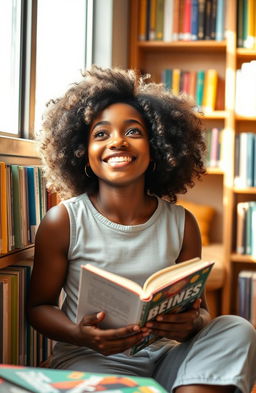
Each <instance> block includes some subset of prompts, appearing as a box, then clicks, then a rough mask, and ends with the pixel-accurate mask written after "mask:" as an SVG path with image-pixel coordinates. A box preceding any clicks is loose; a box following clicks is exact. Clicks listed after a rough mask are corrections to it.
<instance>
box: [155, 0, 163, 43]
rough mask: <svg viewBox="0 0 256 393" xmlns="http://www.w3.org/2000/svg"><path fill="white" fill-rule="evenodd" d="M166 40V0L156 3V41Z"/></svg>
mask: <svg viewBox="0 0 256 393" xmlns="http://www.w3.org/2000/svg"><path fill="white" fill-rule="evenodd" d="M163 38H164V0H157V2H156V37H155V39H156V40H163Z"/></svg>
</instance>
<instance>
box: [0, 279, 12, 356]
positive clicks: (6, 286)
mask: <svg viewBox="0 0 256 393" xmlns="http://www.w3.org/2000/svg"><path fill="white" fill-rule="evenodd" d="M0 283H1V284H3V298H2V299H1V300H2V307H3V316H2V318H3V330H2V332H1V331H0V336H1V335H2V339H3V348H2V353H1V357H2V360H1V361H0V363H10V362H11V339H12V337H11V323H12V319H11V278H10V277H7V276H1V275H0Z"/></svg>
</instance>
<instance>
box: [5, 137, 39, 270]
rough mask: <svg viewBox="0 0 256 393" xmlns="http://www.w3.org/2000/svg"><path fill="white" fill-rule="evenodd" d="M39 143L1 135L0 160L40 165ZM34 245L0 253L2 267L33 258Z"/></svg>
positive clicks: (8, 162)
mask: <svg viewBox="0 0 256 393" xmlns="http://www.w3.org/2000/svg"><path fill="white" fill-rule="evenodd" d="M36 146H37V144H36V142H35V141H33V140H26V139H21V138H13V137H7V136H2V135H0V161H4V162H6V163H7V164H17V165H40V158H39V154H38V151H37V147H36ZM33 255H34V246H33V245H29V246H26V247H25V248H22V249H16V250H13V251H10V252H8V253H7V254H0V269H3V268H5V267H7V266H9V265H14V264H16V263H18V262H19V261H20V260H24V259H29V258H30V259H32V258H33Z"/></svg>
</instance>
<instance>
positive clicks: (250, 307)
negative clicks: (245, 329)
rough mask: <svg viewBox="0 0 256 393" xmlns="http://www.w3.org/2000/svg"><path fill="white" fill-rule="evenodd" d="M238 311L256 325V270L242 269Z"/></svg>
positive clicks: (239, 278)
mask: <svg viewBox="0 0 256 393" xmlns="http://www.w3.org/2000/svg"><path fill="white" fill-rule="evenodd" d="M238 312H239V315H240V316H241V317H243V318H246V319H247V320H248V321H250V322H251V323H252V324H253V325H254V326H255V327H256V272H255V271H251V270H242V271H241V272H240V273H239V275H238Z"/></svg>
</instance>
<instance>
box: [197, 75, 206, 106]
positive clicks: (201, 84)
mask: <svg viewBox="0 0 256 393" xmlns="http://www.w3.org/2000/svg"><path fill="white" fill-rule="evenodd" d="M204 79H205V71H203V70H200V71H198V72H197V79H196V96H195V101H196V104H197V105H198V106H199V107H202V104H203V95H204Z"/></svg>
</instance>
